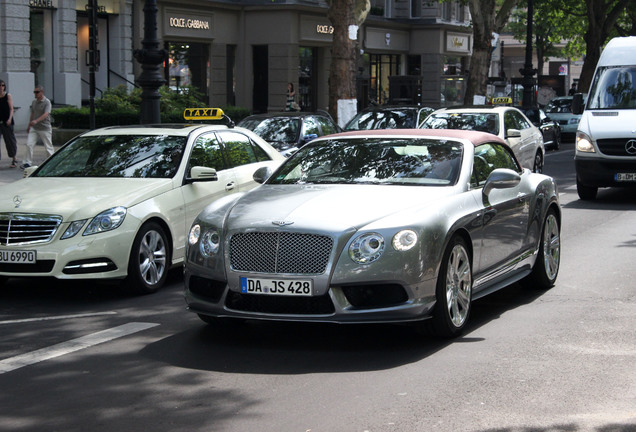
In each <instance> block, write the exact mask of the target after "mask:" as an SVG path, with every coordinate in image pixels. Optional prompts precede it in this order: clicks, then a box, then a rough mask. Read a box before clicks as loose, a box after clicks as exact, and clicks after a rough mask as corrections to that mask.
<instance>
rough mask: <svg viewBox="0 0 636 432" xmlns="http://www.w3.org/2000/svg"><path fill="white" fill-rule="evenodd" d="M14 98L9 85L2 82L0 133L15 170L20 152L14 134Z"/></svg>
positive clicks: (0, 81)
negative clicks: (8, 87) (17, 155)
mask: <svg viewBox="0 0 636 432" xmlns="http://www.w3.org/2000/svg"><path fill="white" fill-rule="evenodd" d="M14 124H15V122H14V120H13V98H12V97H11V95H10V94H9V92H8V91H7V83H5V82H4V81H2V80H0V132H1V133H2V138H3V139H4V145H5V147H6V148H7V155H8V156H9V157H10V158H11V164H10V165H9V167H11V168H15V167H16V166H17V163H18V161H17V160H16V158H15V155H16V153H17V151H18V141H17V140H16V139H15V133H14V132H13V126H14Z"/></svg>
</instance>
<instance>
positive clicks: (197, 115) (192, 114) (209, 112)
mask: <svg viewBox="0 0 636 432" xmlns="http://www.w3.org/2000/svg"><path fill="white" fill-rule="evenodd" d="M224 116H225V113H224V112H223V110H222V109H221V108H186V109H185V111H183V118H184V119H186V120H221V119H223V117H224Z"/></svg>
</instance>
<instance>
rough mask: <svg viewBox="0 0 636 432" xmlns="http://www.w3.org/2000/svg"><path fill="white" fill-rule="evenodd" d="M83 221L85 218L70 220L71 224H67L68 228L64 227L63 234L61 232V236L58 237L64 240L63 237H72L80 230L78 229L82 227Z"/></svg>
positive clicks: (84, 221)
mask: <svg viewBox="0 0 636 432" xmlns="http://www.w3.org/2000/svg"><path fill="white" fill-rule="evenodd" d="M85 223H86V219H82V220H79V221H75V222H71V224H70V225H69V226H68V228H66V231H64V234H62V237H61V238H60V239H61V240H64V239H67V238H71V237H73V236H74V235H75V234H77V233H78V232H80V230H81V229H82V227H83V226H84V224H85Z"/></svg>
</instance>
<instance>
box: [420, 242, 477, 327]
mask: <svg viewBox="0 0 636 432" xmlns="http://www.w3.org/2000/svg"><path fill="white" fill-rule="evenodd" d="M472 287H473V273H472V266H471V262H470V254H469V252H468V247H467V246H466V242H465V241H464V239H462V238H461V237H459V236H456V237H453V238H452V239H451V241H450V243H449V245H448V247H447V248H446V251H445V252H444V255H443V257H442V262H441V265H440V269H439V275H438V276H437V289H436V299H437V301H436V302H435V306H434V309H433V318H432V319H431V320H429V321H430V323H429V324H430V330H431V333H432V334H433V335H434V336H437V337H442V338H451V337H455V336H457V335H459V334H460V333H461V332H462V331H463V329H464V327H465V326H466V323H467V322H468V317H469V316H470V309H471V302H472Z"/></svg>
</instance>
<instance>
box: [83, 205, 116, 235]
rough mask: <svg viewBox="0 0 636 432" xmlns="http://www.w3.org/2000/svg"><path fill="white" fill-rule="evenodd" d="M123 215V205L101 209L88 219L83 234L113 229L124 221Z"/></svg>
mask: <svg viewBox="0 0 636 432" xmlns="http://www.w3.org/2000/svg"><path fill="white" fill-rule="evenodd" d="M125 217H126V208H125V207H113V208H112V209H108V210H106V211H103V212H101V213H100V214H98V215H97V216H95V217H94V218H93V220H91V221H90V223H89V224H88V226H87V227H86V230H85V231H84V234H83V235H85V236H87V235H91V234H97V233H101V232H106V231H111V230H114V229H116V228H118V227H119V226H120V225H121V224H122V223H123V222H124V218H125Z"/></svg>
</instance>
